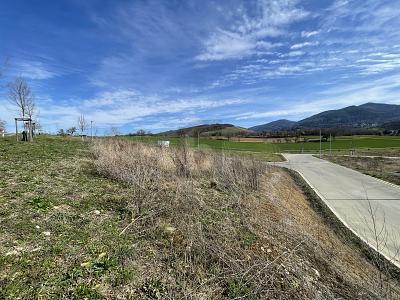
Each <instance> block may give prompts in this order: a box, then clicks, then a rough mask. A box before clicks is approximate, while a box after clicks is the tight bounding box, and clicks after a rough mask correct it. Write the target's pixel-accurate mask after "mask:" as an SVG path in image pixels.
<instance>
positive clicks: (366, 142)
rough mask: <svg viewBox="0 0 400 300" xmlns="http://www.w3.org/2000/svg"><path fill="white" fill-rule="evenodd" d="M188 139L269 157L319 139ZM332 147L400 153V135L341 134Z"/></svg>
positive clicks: (311, 147)
mask: <svg viewBox="0 0 400 300" xmlns="http://www.w3.org/2000/svg"><path fill="white" fill-rule="evenodd" d="M127 138H128V139H131V140H134V141H141V142H147V143H155V142H156V141H158V140H168V141H170V142H171V144H172V145H179V144H182V143H183V142H184V139H183V138H179V137H162V136H132V137H127ZM185 140H186V142H187V143H188V144H189V145H190V146H192V147H199V148H200V149H213V150H214V149H216V150H224V151H233V152H248V153H262V154H263V155H264V156H265V157H264V158H265V159H266V160H271V161H273V160H279V157H276V156H274V155H273V153H280V152H301V151H302V150H304V151H305V152H307V151H314V152H317V151H319V147H320V145H319V143H318V142H304V143H303V142H299V143H269V142H237V141H229V140H217V139H210V138H200V139H197V138H186V139H185ZM331 146H332V150H333V151H335V152H346V153H348V152H349V151H350V150H351V149H355V150H356V151H357V152H362V153H366V154H368V153H369V152H371V153H386V152H387V153H392V154H394V155H400V137H399V136H354V137H351V136H341V137H336V138H335V139H334V141H332V144H331ZM329 149H330V143H329V142H323V143H322V150H323V151H325V152H327V151H329Z"/></svg>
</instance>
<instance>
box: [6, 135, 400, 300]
mask: <svg viewBox="0 0 400 300" xmlns="http://www.w3.org/2000/svg"><path fill="white" fill-rule="evenodd" d="M0 162H1V163H0V299H158V300H159V299H278V298H279V299H316V298H319V297H320V296H321V295H323V296H324V298H325V299H338V298H341V299H357V298H358V299H381V298H382V297H383V296H385V297H386V296H387V295H389V296H391V297H392V296H393V299H395V297H399V295H400V294H399V289H398V282H397V281H392V280H391V279H390V278H386V277H385V276H384V275H382V273H381V272H380V271H378V269H377V268H375V267H374V266H373V265H372V264H371V263H370V262H369V261H368V260H367V259H366V258H365V257H364V256H363V254H362V253H361V252H360V251H359V250H358V249H357V248H354V247H353V246H352V245H351V244H347V243H346V241H344V240H343V239H342V238H341V237H340V236H339V235H336V234H335V232H334V231H333V230H332V229H331V227H330V225H329V223H328V222H327V221H326V219H324V218H323V217H321V215H319V213H318V212H316V211H315V210H314V209H313V205H312V204H311V202H310V201H312V200H311V199H308V198H306V197H305V195H304V193H303V191H302V190H301V189H300V188H299V187H298V186H297V185H296V184H295V182H294V181H293V179H292V177H291V176H290V175H289V174H288V173H287V172H286V171H284V170H282V169H279V168H274V167H267V166H265V165H263V164H260V163H259V162H258V161H255V160H252V159H250V160H249V159H248V158H247V157H241V156H239V157H233V158H232V157H229V158H226V157H225V156H223V155H222V153H221V152H213V153H210V152H208V151H206V152H203V151H192V150H190V149H188V148H185V147H183V148H182V147H181V148H174V147H172V148H170V149H161V148H158V147H151V146H149V145H147V144H137V143H136V144H135V143H132V142H130V141H127V140H126V139H99V140H95V141H94V142H93V143H91V142H89V141H87V142H82V141H81V140H80V139H79V138H70V137H47V136H40V137H38V138H37V139H36V140H35V141H33V142H30V143H29V142H16V141H14V140H13V139H11V138H5V139H1V138H0ZM383 280H384V281H383ZM383 287H384V288H383ZM388 287H389V288H388ZM388 293H389V294H388Z"/></svg>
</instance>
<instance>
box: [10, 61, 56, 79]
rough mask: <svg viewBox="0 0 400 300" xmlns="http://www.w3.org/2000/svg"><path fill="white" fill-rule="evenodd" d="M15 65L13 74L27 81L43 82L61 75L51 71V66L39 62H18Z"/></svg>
mask: <svg viewBox="0 0 400 300" xmlns="http://www.w3.org/2000/svg"><path fill="white" fill-rule="evenodd" d="M13 64H14V69H13V73H15V74H16V75H18V76H22V77H24V78H27V79H33V80H43V79H50V78H53V77H56V76H59V75H60V74H59V73H57V72H55V71H53V70H51V69H50V67H49V66H47V65H46V64H44V63H42V62H39V61H18V62H15V63H13Z"/></svg>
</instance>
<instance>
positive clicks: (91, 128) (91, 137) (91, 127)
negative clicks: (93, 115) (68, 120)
mask: <svg viewBox="0 0 400 300" xmlns="http://www.w3.org/2000/svg"><path fill="white" fill-rule="evenodd" d="M90 139H91V140H93V121H90Z"/></svg>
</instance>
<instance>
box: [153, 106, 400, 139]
mask: <svg viewBox="0 0 400 300" xmlns="http://www.w3.org/2000/svg"><path fill="white" fill-rule="evenodd" d="M297 128H301V129H315V128H382V129H395V130H400V105H395V104H382V103H365V104H362V105H358V106H355V105H353V106H348V107H345V108H342V109H336V110H328V111H324V112H321V113H319V114H316V115H313V116H311V117H308V118H305V119H303V120H300V121H297V122H295V121H290V120H285V119H281V120H277V121H273V122H270V123H267V124H262V125H257V126H253V127H250V128H248V129H246V128H243V127H238V126H235V125H232V124H204V125H198V126H192V127H186V128H181V129H177V130H170V131H166V132H162V133H159V134H160V135H167V136H183V135H187V136H197V135H200V136H229V135H231V136H233V135H239V134H252V133H253V134H254V133H261V132H277V131H289V130H293V129H297Z"/></svg>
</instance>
